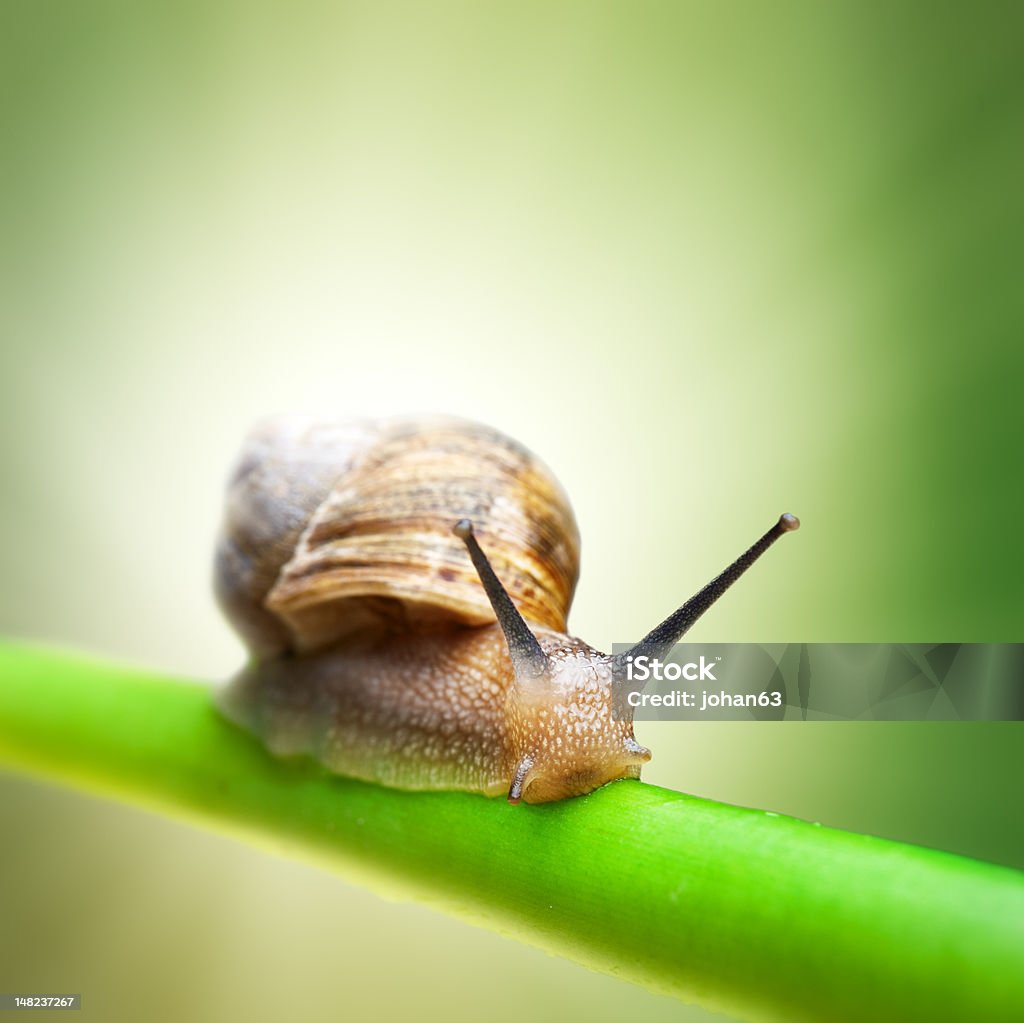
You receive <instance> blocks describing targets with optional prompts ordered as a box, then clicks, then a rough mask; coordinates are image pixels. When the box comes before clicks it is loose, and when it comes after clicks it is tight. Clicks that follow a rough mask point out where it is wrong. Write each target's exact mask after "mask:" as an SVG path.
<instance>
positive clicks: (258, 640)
mask: <svg viewBox="0 0 1024 1023" xmlns="http://www.w3.org/2000/svg"><path fill="white" fill-rule="evenodd" d="M798 525H799V522H798V520H797V519H796V518H795V517H793V516H791V515H784V516H782V518H780V519H779V521H778V522H777V523H776V525H775V526H773V527H772V529H770V530H769V531H768V532H767V533H765V535H764V536H763V537H761V539H760V540H758V541H757V543H755V544H754V545H753V546H752V547H751V548H750V549H749V550H747V551H746V553H744V554H743V555H741V557H740V558H738V559H737V560H736V561H735V562H734V563H733V564H732V565H730V566H729V568H727V569H726V570H725V571H724V572H723V573H722V574H721V575H719V576H718V577H717V578H715V579H714V580H713V581H712V582H710V583H709V584H708V585H707V586H705V587H704V589H702V590H701V591H700V592H699V593H698V594H697V595H696V596H695V597H693V598H692V599H691V600H690V601H688V602H687V603H686V604H684V605H683V606H682V607H681V608H679V609H678V610H677V611H675V612H673V613H672V614H671V615H670V616H669V617H668V618H667V619H666V620H665V621H664V622H663V623H662V624H661V625H659V626H658V627H657V628H655V629H654V630H653V631H652V632H651V633H650V634H649V635H647V636H646V637H645V638H644V639H643V640H641V641H640V643H639V644H637V646H635V647H633V648H632V650H631V651H629V654H631V655H634V656H638V655H640V654H647V655H649V656H652V657H653V656H663V655H664V654H665V653H666V652H667V651H668V650H669V649H670V648H671V646H672V645H673V644H674V643H675V642H677V641H678V639H679V637H680V636H681V635H682V634H683V633H684V632H685V631H686V630H687V629H688V628H689V627H690V626H691V625H692V624H693V622H694V621H696V620H697V618H698V617H700V615H701V614H703V612H704V611H705V610H706V609H707V608H708V607H710V605H711V604H713V603H714V601H715V600H717V599H718V597H719V596H721V594H722V593H723V592H724V591H725V590H726V589H727V588H728V587H729V586H730V585H731V584H732V583H733V582H734V581H735V580H736V579H737V578H738V577H739V576H740V575H741V574H742V573H743V572H744V571H745V570H746V569H747V568H748V567H749V566H750V565H751V564H753V562H754V561H755V560H756V559H757V558H758V557H759V556H760V555H761V554H762V553H764V551H765V550H767V548H768V547H769V546H771V544H772V543H774V541H775V540H777V539H778V538H779V537H780V536H782V534H783V533H785V532H788V531H789V530H792V529H796V528H797V526H798ZM485 552H486V553H485ZM490 559H493V562H494V566H495V567H494V568H492V565H491V560H490ZM578 567H579V534H578V531H577V528H576V521H575V518H574V516H573V513H572V509H571V508H570V505H569V501H568V499H567V497H566V496H565V494H564V493H563V491H562V488H561V487H560V486H559V484H558V483H557V481H556V480H555V479H554V477H553V476H552V475H551V473H550V471H549V470H548V469H547V468H546V467H545V466H544V465H543V464H542V463H541V462H540V461H539V460H538V459H537V458H536V457H535V456H534V455H532V454H531V453H530V452H529V451H527V450H526V449H525V448H524V447H522V446H521V445H520V444H518V443H516V442H515V441H513V440H511V439H510V438H508V437H506V436H504V435H502V434H501V433H499V432H498V431H496V430H493V429H490V428H488V427H485V426H481V425H478V424H475V423H471V422H466V421H463V420H456V419H443V418H421V419H390V420H380V421H341V420H339V421H323V420H314V419H310V418H302V417H284V418H279V419H275V420H270V421H267V422H265V423H263V424H262V425H260V426H258V427H257V428H256V429H255V430H254V431H253V432H252V433H251V434H250V436H249V437H248V439H247V440H246V442H245V445H244V447H243V451H242V455H241V458H240V460H239V462H238V465H237V467H236V469H235V471H234V474H233V476H232V477H231V479H230V482H229V485H228V493H227V508H226V514H225V519H224V526H223V529H222V533H221V536H220V538H219V541H218V545H217V555H216V568H215V588H216V592H217V596H218V599H219V602H220V604H221V606H222V608H223V610H224V611H225V613H226V615H227V617H228V619H229V621H230V622H231V623H232V624H233V626H234V627H235V628H236V630H237V631H238V632H239V634H240V635H241V637H242V639H243V640H244V642H245V643H246V645H247V646H248V648H249V651H250V655H251V656H250V660H249V663H248V664H247V665H246V666H245V667H244V668H243V669H242V670H241V671H240V672H239V673H238V674H237V675H236V676H235V677H234V678H233V679H232V680H231V681H230V683H229V684H228V685H227V686H226V687H225V688H224V690H223V691H222V693H221V696H220V705H221V708H222V710H223V711H224V712H225V713H226V714H227V716H228V717H229V718H230V719H232V720H233V721H235V722H236V723H238V724H240V725H242V726H243V727H245V728H247V729H249V730H251V731H253V732H255V733H256V734H257V735H258V736H260V737H261V738H262V740H263V741H264V743H265V744H266V746H267V747H268V748H269V749H270V751H271V752H272V753H274V754H277V755H280V756H291V755H297V754H306V755H310V756H312V757H314V758H315V759H317V760H319V761H320V762H321V763H322V764H324V765H325V766H326V767H327V768H328V769H329V770H331V771H333V772H336V773H338V774H344V775H349V776H353V777H356V778H361V779H364V780H367V781H372V782H377V783H380V784H383V785H389V786H395V787H399V788H405V789H461V790H468V791H472V792H478V793H484V794H486V795H500V794H504V795H507V798H508V800H509V801H510V802H512V803H517V802H519V801H520V800H523V801H525V802H527V803H542V802H547V801H551V800H558V799H563V798H566V797H569V796H576V795H583V794H586V793H588V792H591V791H593V790H594V789H596V788H598V787H599V786H601V785H604V784H605V783H607V782H610V781H614V780H617V779H621V778H638V777H639V776H640V768H641V766H642V765H643V764H644V763H646V762H647V761H648V760H649V759H650V757H651V754H650V751H649V750H648V749H646V748H645V747H643V746H641V745H640V744H639V743H638V742H637V741H636V739H635V738H634V736H633V724H632V721H631V720H616V716H615V715H613V713H612V682H613V675H614V673H615V669H616V667H617V665H621V664H623V663H624V658H625V656H627V655H625V654H620V655H617V657H615V656H609V655H606V654H603V653H601V652H600V651H597V650H595V649H593V648H592V647H590V646H588V645H587V644H586V643H584V642H582V641H581V640H578V639H576V638H574V637H572V636H570V635H568V634H567V633H566V618H567V615H568V611H569V605H570V603H571V601H572V596H573V591H574V589H575V586H576V580H577V576H578ZM620 717H621V715H620Z"/></svg>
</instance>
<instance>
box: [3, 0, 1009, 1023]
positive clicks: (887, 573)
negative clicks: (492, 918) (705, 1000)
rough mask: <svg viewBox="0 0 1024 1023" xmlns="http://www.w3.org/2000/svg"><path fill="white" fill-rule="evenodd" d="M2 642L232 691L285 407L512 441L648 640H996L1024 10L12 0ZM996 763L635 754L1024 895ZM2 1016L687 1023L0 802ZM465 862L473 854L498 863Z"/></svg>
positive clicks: (369, 916)
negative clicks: (795, 518) (233, 503)
mask: <svg viewBox="0 0 1024 1023" xmlns="http://www.w3.org/2000/svg"><path fill="white" fill-rule="evenodd" d="M0 75H2V79H3V90H2V94H0V127H2V132H3V135H2V145H0V165H2V174H3V179H2V188H0V260H2V271H0V289H2V292H0V417H2V438H3V439H2V446H0V472H2V479H3V501H2V502H0V525H2V530H0V564H2V567H3V586H2V592H0V631H2V632H3V633H6V634H8V635H13V636H18V637H26V638H30V639H35V640H39V641H45V642H51V643H57V644H61V645H66V646H70V647H78V648H86V649H89V650H93V651H97V652H100V653H103V654H106V655H110V656H112V657H115V658H119V659H123V660H130V661H135V662H141V663H145V664H150V665H154V666H158V667H162V668H165V669H168V670H171V671H175V672H179V673H182V674H187V675H193V676H198V677H204V678H212V679H216V678H221V677H224V676H226V675H228V674H229V673H230V672H231V671H232V670H233V669H234V668H236V667H237V666H238V664H239V663H240V661H241V658H242V651H241V648H240V646H239V644H238V642H237V641H236V640H235V639H234V638H233V637H232V636H231V635H230V634H229V632H228V629H227V627H226V626H225V625H224V624H223V622H222V621H221V620H220V618H219V617H218V614H217V612H216V609H215V607H214V604H213V601H212V598H211V595H210V581H209V580H210V562H211V548H212V543H213V536H214V533H215V530H216V527H217V522H218V518H219V515H220V501H221V488H222V484H223V480H224V476H225V473H226V471H227V467H228V465H229V463H230V461H231V459H232V458H233V456H234V454H235V450H236V447H237V445H238V442H239V440H240V437H241V435H242V433H243V432H244V431H245V429H246V428H247V426H248V425H249V423H250V422H251V421H252V420H253V419H255V418H257V417H258V416H261V415H264V414H266V413H268V412H274V411H282V410H309V409H312V410H317V409H322V410H326V411H329V412H332V413H333V412H350V413H352V414H366V415H377V414H389V413H396V412H408V411H417V410H422V411H442V412H451V413H456V414H461V415H466V416H470V417H474V418H479V419H483V420H485V421H488V422H490V423H492V424H494V425H496V426H498V427H500V428H502V429H504V430H506V431H507V432H509V433H510V434H512V435H513V436H515V437H517V438H519V439H520V440H522V441H523V442H525V443H526V444H527V445H528V446H530V447H531V448H533V449H534V450H535V451H536V452H538V453H539V454H540V455H541V456H542V457H543V458H544V459H545V460H546V461H547V462H548V463H549V464H550V465H551V466H552V467H553V468H554V470H555V472H556V473H557V475H558V476H559V477H560V479H561V480H562V481H563V483H564V484H565V486H566V488H567V490H568V492H569V493H570V494H571V495H572V498H573V502H574V504H575V507H576V511H577V515H578V518H579V522H580V528H581V532H582V535H583V541H584V561H583V575H582V580H581V584H580V589H579V592H578V598H577V601H576V604H575V607H574V611H573V616H572V620H571V626H572V629H573V631H574V632H576V633H577V634H579V635H582V636H583V637H585V638H586V639H587V640H589V641H590V642H592V643H594V644H595V645H597V646H600V647H603V648H606V649H607V648H609V647H610V646H611V644H612V643H613V642H616V641H623V640H630V639H633V638H635V637H636V636H638V635H640V634H641V633H642V632H643V631H644V630H645V629H646V628H648V627H650V626H651V625H653V624H654V623H655V622H656V621H657V620H658V619H659V618H660V617H661V616H662V615H663V614H664V613H665V612H666V611H668V610H669V609H670V608H671V607H673V606H674V605H675V604H676V603H678V602H679V601H680V600H681V599H683V598H685V597H687V596H689V595H690V593H691V592H693V591H694V590H696V589H697V588H698V587H699V586H701V585H702V584H703V583H704V582H705V581H706V580H707V579H708V578H709V577H710V576H711V575H712V574H714V573H715V572H716V571H718V570H719V569H720V568H721V567H722V566H723V565H724V564H725V563H726V562H727V561H728V560H730V559H731V558H732V557H733V556H734V555H735V554H736V553H738V552H739V550H741V549H742V548H743V547H744V546H746V545H747V543H749V542H750V541H751V540H753V538H754V537H755V536H757V535H759V533H760V532H761V531H763V529H764V528H766V527H767V526H768V525H769V524H770V523H771V521H772V520H773V519H774V517H775V516H776V515H778V513H779V512H781V511H784V510H792V511H794V512H796V513H798V514H799V515H800V516H801V518H802V519H803V522H804V529H803V530H802V531H801V532H800V533H799V534H797V535H796V536H795V537H793V538H791V539H787V540H786V541H785V543H783V544H781V545H780V546H779V548H778V549H776V550H774V551H773V552H772V554H771V555H770V556H769V558H768V559H767V560H766V561H765V562H764V564H762V565H760V566H758V568H757V570H756V571H755V572H754V573H753V574H752V575H751V576H750V577H749V578H748V579H746V580H744V582H743V583H742V585H741V586H739V587H737V589H736V590H735V591H733V592H731V593H730V594H729V595H728V597H727V598H726V599H725V600H724V601H723V602H722V604H721V605H720V606H719V607H717V608H716V609H715V610H714V612H713V613H712V614H711V615H709V616H708V618H707V620H706V621H705V622H703V623H701V625H700V627H699V629H698V630H695V632H694V633H692V634H691V638H693V639H695V640H703V641H747V640H750V641H762V642H773V641H775V642H785V641H833V642H839V641H847V642H851V641H891V642H938V641H949V642H964V641H1019V640H1021V639H1024V636H1022V635H1021V622H1022V620H1024V593H1022V585H1021V577H1022V569H1024V564H1022V560H1024V559H1022V553H1021V543H1020V516H1021V505H1022V499H1024V482H1022V473H1021V446H1022V440H1024V413H1022V402H1021V385H1022V379H1024V376H1022V370H1024V344H1022V328H1024V286H1022V281H1021V266H1022V252H1021V239H1022V237H1024V216H1022V209H1024V200H1022V188H1021V182H1022V181H1024V139H1022V131H1021V126H1022V121H1021V110H1022V102H1024V13H1022V11H1021V8H1020V7H1019V6H1018V5H1015V4H1001V3H981V4H973V5H969V6H967V5H962V4H953V3H945V4H942V3H940V4H936V3H923V2H922V3H907V2H901V3H896V4H884V5H883V4H867V5H865V4H854V3H835V4H817V3H810V2H805V3H779V4H773V5H759V4H753V3H749V2H743V3H741V2H734V3H728V4H711V3H644V2H640V3H630V4H626V3H620V4H610V3H594V2H588V3H561V4H540V3H532V2H528V3H517V4H514V5H512V4H495V3H467V2H462V3H431V4H419V3H406V4H398V3H380V2H377V3H370V2H366V3H351V2H337V3H327V2H309V0H300V2H297V3H293V4H289V5H287V7H286V6H284V5H276V6H275V5H262V4H252V3H241V2H237V3H231V2H207V3H195V2H193V3H177V4H157V3H150V4H128V3H115V2H109V3H102V2H94V0H88V2H86V0H81V2H40V0H31V2H18V0H4V2H3V3H2V5H0ZM1022 728H1024V726H1021V725H1017V724H1003V725H984V724H958V725H938V724H918V725H903V724H895V723H884V724H877V725H872V724H866V723H851V724H812V725H804V724H786V725H780V724H726V723H722V724H680V723H657V724H655V723H645V724H643V725H641V726H638V737H639V738H640V739H641V741H643V742H645V743H647V744H649V745H651V746H652V747H653V748H654V751H655V759H654V761H653V762H652V764H651V765H650V767H649V769H648V770H647V771H646V774H645V777H646V778H647V779H648V780H650V781H652V782H656V783H659V784H663V785H667V786H670V787H673V788H679V789H682V790H684V791H689V792H694V793H697V794H700V795H705V796H710V797H714V798H719V799H723V800H726V801H729V802H735V803H741V804H749V805H756V806H761V807H764V808H766V809H772V810H775V811H780V812H785V813H793V814H796V815H799V816H802V817H806V818H810V819H813V820H819V821H822V822H824V823H826V824H830V825H835V826H838V827H845V828H852V829H856V830H862V831H867V832H870V833H873V834H879V835H886V836H890V837H894V838H899V839H903V840H907V841H912V842H919V843H923V844H927V845H933V846H938V847H941V848H946V849H951V850H955V851H958V852H963V853H966V854H969V855H974V856H978V857H982V858H986V859H990V860H994V861H997V862H1001V863H1008V864H1012V865H1015V866H1018V867H1024V828H1022V825H1021V815H1020V782H1021V778H1022V776H1024V743H1022V741H1021V740H1022V738H1024V732H1022ZM0 812H2V815H3V826H2V830H0V835H2V842H0V907H2V909H0V990H2V991H16V990H25V989H36V990H42V991H76V992H81V993H82V994H83V995H84V998H85V1005H86V1008H85V1010H84V1011H83V1013H82V1019H83V1021H85V1020H89V1019H96V1020H100V1019H102V1020H115V1021H117V1020H136V1019H139V1018H146V1019H151V1020H165V1019H166V1020H180V1019H183V1018H189V1019H196V1020H223V1019H243V1018H244V1019H254V1020H279V1019H282V1018H303V1019H312V1020H321V1019H322V1020H328V1019H338V1018H347V1017H348V1016H350V1015H352V1014H355V1013H372V1014H373V1016H374V1018H377V1019H385V1020H388V1019H399V1018H402V1017H403V1016H404V1015H406V1014H408V1013H411V1012H415V1013H416V1014H417V1015H419V1016H426V1017H427V1018H434V1017H437V1018H440V1017H442V1016H443V1017H444V1018H445V1019H446V1020H449V1021H453V1023H454V1021H461V1020H471V1019H472V1020H476V1019H478V1018H479V1017H480V1015H481V1014H482V1013H483V1012H484V1011H486V1013H487V1015H488V1016H489V1017H490V1018H492V1019H494V1020H496V1021H505V1020H508V1021H512V1020H521V1019H523V1018H535V1019H549V1018H551V1019H554V1018H559V1019H560V1018H563V1016H564V1013H565V1012H566V1011H572V1013H573V1014H574V1015H581V1016H584V1017H585V1018H587V1019H590V1020H594V1021H604V1020H608V1021H610V1020H615V1019H620V1018H622V1016H623V1015H624V1014H625V1013H630V1014H632V1013H636V1014H638V1015H640V1014H642V1015H643V1016H644V1018H645V1019H647V1020H662V1019H665V1020H667V1019H673V1020H692V1021H698V1020H704V1019H710V1018H712V1017H711V1016H710V1015H709V1014H707V1013H705V1012H703V1011H702V1010H698V1009H690V1008H684V1007H680V1006H679V1005H678V1003H675V1002H672V1001H669V1000H668V999H664V998H661V997H658V996H655V995H652V994H649V993H647V992H645V991H643V990H640V989H636V988H633V987H631V986H628V985H626V984H624V983H621V982H619V981H616V980H614V979H613V978H610V977H605V976H599V975H596V974H591V973H589V972H587V971H585V970H584V969H582V968H580V967H577V966H575V965H573V964H570V963H567V962H562V961H560V960H556V959H551V958H548V957H546V956H545V955H543V954H542V953H540V952H538V951H536V950H534V949H531V948H527V947H523V946H520V945H517V944H514V943H512V942H510V941H507V940H505V939H503V938H501V937H499V936H497V935H494V934H491V933H484V932H479V931H475V930H471V929H470V928H468V927H467V926H465V925H463V924H461V923H459V922H456V921H453V920H449V919H447V918H445V917H442V916H439V915H437V914H435V913H433V912H431V911H429V910H427V909H425V908H423V907H420V906H410V905H393V904H389V903H386V902H383V901H381V900H379V899H378V898H376V897H375V896H372V895H370V894H368V893H366V892H364V891H362V890H359V889H357V888H354V887H351V886H349V885H346V884H344V883H343V882H341V881H339V880H338V879H337V878H335V877H332V876H329V875H327V874H321V873H318V872H316V871H315V870H313V869H312V868H309V867H306V866H304V865H298V864H294V863H290V862H284V861H277V860H274V859H272V858H270V857H268V856H267V855H266V854H265V853H264V852H262V851H260V850H256V849H252V848H248V847H243V846H240V845H237V844H235V843H233V842H232V841H229V840H228V839H225V838H221V837H219V836H211V835H208V834H203V833H199V832H194V831H192V830H190V829H188V828H186V827H184V826H181V825H177V824H174V823H170V822H167V821H164V820H160V819H156V818H153V817H150V816H147V815H145V814H143V813H142V812H140V811H135V810H129V809H125V808H121V807H118V806H114V805H112V804H106V803H103V802H100V801H98V800H94V799H92V798H87V797H84V796H79V795H74V794H70V793H67V792H64V791H58V790H55V789H50V788H48V787H45V786H43V785H41V784H39V783H36V782H30V781H26V780H23V779H19V778H15V777H11V776H0ZM483 854H484V853H483V852H482V855H483Z"/></svg>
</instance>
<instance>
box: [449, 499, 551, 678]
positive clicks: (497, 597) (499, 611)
mask: <svg viewBox="0 0 1024 1023" xmlns="http://www.w3.org/2000/svg"><path fill="white" fill-rule="evenodd" d="M452 532H453V533H454V534H455V535H456V536H457V537H458V538H459V539H460V540H462V541H463V542H464V543H465V545H466V549H467V550H468V551H469V556H470V557H471V558H472V559H473V565H474V566H475V568H476V571H477V575H479V576H480V582H481V583H483V587H484V592H485V593H486V594H487V599H488V600H489V601H490V602H491V607H492V608H494V614H495V616H496V617H497V619H498V624H499V625H500V626H501V631H502V632H503V633H504V634H505V641H506V642H507V643H508V651H509V653H510V654H511V655H512V667H513V668H514V669H515V673H516V678H517V679H534V678H539V677H540V676H541V675H543V674H544V673H545V672H546V671H547V669H548V659H547V656H546V655H545V653H544V651H543V650H542V649H541V646H540V643H538V642H537V637H536V636H535V635H534V634H533V633H532V632H531V631H530V627H529V626H528V625H527V624H526V620H525V619H524V618H523V616H522V615H521V614H520V613H519V610H518V608H517V607H516V606H515V604H513V603H512V598H511V597H510V596H509V595H508V591H507V590H506V589H505V587H504V586H502V585H501V581H500V580H499V579H498V577H497V576H496V575H495V574H494V569H493V568H491V563H490V561H488V560H487V555H486V554H484V552H483V551H482V550H481V549H480V544H479V543H477V539H476V536H474V535H473V523H472V522H470V521H469V519H459V521H458V522H456V523H455V525H454V527H453V528H452Z"/></svg>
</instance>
